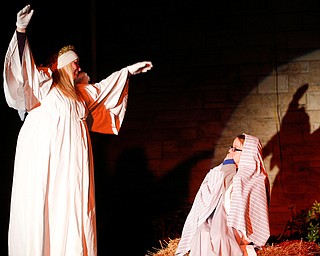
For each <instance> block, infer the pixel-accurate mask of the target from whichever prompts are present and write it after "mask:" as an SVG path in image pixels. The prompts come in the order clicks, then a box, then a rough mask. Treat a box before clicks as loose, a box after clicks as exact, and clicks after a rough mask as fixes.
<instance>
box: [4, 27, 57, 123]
mask: <svg viewBox="0 0 320 256" xmlns="http://www.w3.org/2000/svg"><path fill="white" fill-rule="evenodd" d="M51 84H52V79H51V70H49V69H38V68H37V67H36V65H35V63H34V59H33V56H32V53H31V50H30V46H29V43H28V40H27V39H26V43H25V47H24V51H23V55H22V61H20V57H19V47H18V40H17V34H16V32H15V33H14V35H13V37H12V39H11V41H10V44H9V47H8V50H7V52H6V55H5V61H4V69H3V86H4V94H5V98H6V101H7V104H8V106H9V107H12V108H14V109H17V110H18V112H19V115H20V117H21V119H22V120H23V118H24V114H25V112H26V111H31V110H32V109H33V108H35V107H37V106H38V105H39V102H40V101H41V100H42V98H43V97H44V96H45V95H47V93H48V91H49V90H50V86H51Z"/></svg>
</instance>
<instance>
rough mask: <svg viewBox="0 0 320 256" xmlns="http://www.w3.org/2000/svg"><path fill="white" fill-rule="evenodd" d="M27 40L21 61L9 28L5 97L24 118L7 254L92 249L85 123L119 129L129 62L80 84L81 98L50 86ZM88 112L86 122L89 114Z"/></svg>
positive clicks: (74, 254) (89, 157)
mask: <svg viewBox="0 0 320 256" xmlns="http://www.w3.org/2000/svg"><path fill="white" fill-rule="evenodd" d="M51 74H52V72H51V71H50V70H49V69H41V70H40V69H38V68H37V67H36V65H35V63H34V60H33V57H32V54H31V50H30V47H29V43H28V41H26V44H25V48H24V53H23V57H22V64H21V63H20V58H19V52H18V44H17V36H16V33H14V35H13V38H12V40H11V42H10V45H9V48H8V50H7V53H6V57H5V63H4V73H3V75H4V92H5V97H6V101H7V103H8V105H9V106H10V107H12V108H15V109H17V110H18V111H19V113H20V116H21V117H22V119H23V113H24V112H25V110H26V111H27V112H28V114H27V116H26V119H25V121H24V123H23V125H22V127H21V130H20V132H19V136H18V141H17V147H16V156H15V163H14V174H13V184H12V197H11V207H10V223H9V237H8V246H9V255H10V256H21V255H24V256H41V255H46V256H47V255H52V256H56V255H59V256H62V255H72V256H78V255H79V256H80V255H89V256H94V255H97V238H96V212H95V195H94V173H93V171H94V169H93V156H92V148H91V142H90V137H89V130H90V129H91V130H92V131H95V132H101V133H109V134H118V132H119V129H120V127H121V124H122V121H123V118H124V115H125V111H126V106H127V97H128V83H127V81H128V80H127V78H128V70H127V68H123V69H121V70H120V71H117V72H114V73H113V74H111V75H110V76H109V77H107V78H106V79H104V80H102V81H101V82H99V83H96V84H93V85H90V84H82V85H79V90H80V92H81V95H82V98H83V100H81V101H78V102H76V101H74V100H70V99H68V98H66V97H65V96H63V95H62V93H61V92H60V91H59V90H58V89H57V88H55V87H54V88H51V84H52V78H51ZM87 118H88V119H89V120H90V122H88V124H87V121H86V119H87Z"/></svg>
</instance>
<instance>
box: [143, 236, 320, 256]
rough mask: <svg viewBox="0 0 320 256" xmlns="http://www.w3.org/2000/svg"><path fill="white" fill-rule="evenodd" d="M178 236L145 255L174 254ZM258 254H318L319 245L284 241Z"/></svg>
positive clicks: (270, 255) (302, 255)
mask: <svg viewBox="0 0 320 256" xmlns="http://www.w3.org/2000/svg"><path fill="white" fill-rule="evenodd" d="M179 241H180V238H176V239H169V240H168V241H163V242H161V241H160V246H161V248H158V249H157V248H154V250H155V252H148V254H147V255H146V256H174V253H175V251H176V249H177V247H178V243H179ZM257 255H258V256H285V255H291V256H293V255H294V256H307V255H312V256H320V247H319V245H317V244H316V243H314V242H306V241H303V240H292V241H284V242H281V243H279V244H272V245H266V246H263V247H262V248H261V250H258V251H257Z"/></svg>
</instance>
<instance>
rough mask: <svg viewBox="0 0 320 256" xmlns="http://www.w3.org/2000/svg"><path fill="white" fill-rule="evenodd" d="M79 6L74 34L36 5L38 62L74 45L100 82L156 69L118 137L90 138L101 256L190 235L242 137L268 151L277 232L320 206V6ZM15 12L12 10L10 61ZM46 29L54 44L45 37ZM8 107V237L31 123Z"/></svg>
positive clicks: (136, 81) (139, 83)
mask: <svg viewBox="0 0 320 256" xmlns="http://www.w3.org/2000/svg"><path fill="white" fill-rule="evenodd" d="M72 7H73V6H72V4H70V7H68V6H64V8H63V10H62V11H65V12H66V13H68V15H71V17H72V18H73V19H75V20H76V21H77V22H76V23H77V28H75V29H74V30H71V31H70V28H69V27H68V28H67V27H63V26H62V27H61V26H60V25H61V23H62V19H58V20H57V22H58V23H57V24H58V25H59V26H52V24H51V22H52V21H50V20H46V22H45V23H48V24H51V26H50V25H46V24H44V23H43V22H42V23H41V22H40V20H41V17H42V18H43V19H44V18H45V17H46V16H45V13H44V11H43V10H44V9H45V10H47V8H45V7H44V6H43V4H40V2H39V3H38V5H37V8H38V10H36V12H35V14H37V12H38V16H35V17H34V18H35V20H33V21H32V22H33V23H32V26H33V27H31V28H30V34H29V39H30V41H31V43H32V45H34V47H33V49H34V52H35V56H36V58H39V59H41V58H43V56H42V52H45V50H47V49H48V47H49V49H50V47H51V44H52V45H54V46H56V45H59V44H61V43H65V42H66V41H68V40H69V41H71V43H75V45H76V46H77V47H78V49H79V52H80V53H79V54H80V58H81V56H83V57H82V59H80V60H81V61H80V64H81V65H82V67H83V69H84V70H88V72H89V74H92V75H91V77H93V78H95V79H97V80H99V79H102V78H104V77H105V76H106V75H108V74H109V73H110V72H112V71H113V70H117V69H118V68H121V67H123V66H126V65H129V64H131V63H134V62H136V61H139V60H151V61H152V62H153V64H154V68H153V70H152V71H151V72H149V73H147V74H143V75H140V76H137V77H133V78H132V79H131V84H130V90H129V101H128V109H127V114H126V118H125V121H124V124H123V127H122V129H121V131H120V134H119V135H118V136H110V135H101V134H92V142H93V146H94V155H95V169H96V192H97V195H96V197H97V217H98V220H97V223H98V234H99V237H98V239H99V251H100V252H101V255H105V254H106V255H107V253H111V252H114V251H117V250H118V249H119V248H121V245H122V243H123V242H124V241H123V240H121V239H119V237H122V236H125V237H126V239H125V243H126V247H127V248H131V252H132V253H133V254H134V255H143V253H144V252H145V251H146V250H147V249H151V246H157V242H158V240H159V239H162V238H165V237H167V236H170V237H171V238H173V237H174V236H179V234H180V232H181V229H182V226H181V225H182V224H183V222H184V220H185V214H186V213H187V211H188V209H189V208H188V207H189V206H190V204H191V203H192V201H193V199H194V196H195V193H196V192H197V190H198V188H199V186H200V183H201V181H202V179H203V178H204V176H205V174H206V173H207V172H208V171H209V169H210V168H212V167H213V166H215V165H217V164H219V163H221V161H222V160H223V158H224V157H225V155H226V152H227V149H228V146H230V145H231V143H232V141H233V138H234V137H235V136H237V135H238V134H240V133H242V132H245V133H248V134H252V135H255V136H257V137H259V138H260V139H261V141H262V144H263V146H264V160H265V165H266V167H267V170H268V174H269V179H270V184H271V188H272V194H271V205H270V224H271V231H272V235H278V234H281V233H282V232H283V230H284V229H285V226H286V223H287V221H289V220H290V219H291V217H292V214H295V213H298V212H299V211H301V210H302V209H305V208H308V207H310V206H311V205H312V204H313V202H314V201H315V200H320V199H319V197H320V193H319V189H320V180H319V178H318V177H319V174H320V156H319V145H320V128H319V127H320V49H319V46H320V26H319V24H320V2H319V1H318V0H308V1H300V0H291V1H284V0H277V1H267V0H259V1H232V0H227V1H221V2H220V3H212V1H188V0H185V1H161V2H159V3H157V2H156V3H155V2H153V1H139V2H136V1H132V2H130V3H127V4H124V3H122V2H119V1H115V2H108V3H105V4H102V3H94V2H90V5H86V6H82V7H81V6H78V7H77V8H78V9H77V12H76V14H74V13H71V12H68V10H69V11H70V9H71V8H72ZM89 7H90V8H91V9H90V10H91V11H90V12H88V9H89ZM18 8H20V6H18V7H14V8H13V7H12V9H11V10H10V12H11V13H13V14H14V15H12V17H11V23H12V27H11V30H8V32H6V33H5V34H4V33H3V38H5V39H6V40H3V42H1V47H2V48H1V51H2V53H3V54H4V52H5V49H6V45H7V43H8V42H9V40H10V38H11V36H12V32H13V30H14V24H15V12H16V10H18ZM68 8H69V9H68ZM39 9H40V10H39ZM53 9H54V8H53ZM53 9H52V10H51V11H53ZM40 13H41V14H40ZM85 14H86V15H85ZM41 15H42V16H41ZM76 15H78V16H76ZM36 17H37V18H36ZM61 17H62V16H61ZM79 17H80V18H79ZM78 18H79V19H78ZM59 22H60V23H59ZM40 23H41V25H40ZM43 25H44V26H43ZM44 27H45V28H48V27H50V33H48V38H47V39H48V40H43V38H41V37H39V34H40V35H41V33H40V32H42V31H43V29H44ZM67 32H68V33H67ZM59 34H61V37H59V38H57V37H56V35H59ZM1 111H2V113H3V117H4V118H5V119H6V120H8V121H6V122H5V124H3V125H4V129H5V130H7V131H8V136H5V138H3V140H4V141H3V142H2V143H3V144H2V145H4V146H3V147H2V149H1V150H2V151H1V152H2V153H1V157H3V160H1V161H2V162H3V163H4V165H3V166H4V167H3V168H4V169H3V170H4V171H3V172H1V175H3V180H5V182H4V186H3V187H2V188H1V189H2V190H3V191H2V192H3V193H1V194H2V204H3V205H4V206H5V211H4V212H3V214H4V218H3V221H4V223H3V225H2V226H3V232H2V234H3V236H4V237H5V236H6V229H7V218H8V208H9V206H8V205H9V200H10V187H11V175H12V166H13V157H14V147H15V140H16V136H17V133H18V130H19V127H20V126H21V123H20V121H19V120H18V115H17V114H16V113H15V111H14V110H10V109H8V107H7V106H6V104H5V102H4V97H2V101H1ZM137 231H140V233H142V235H139V236H137ZM128 237H129V238H130V239H128ZM4 239H5V238H4ZM120 240H121V241H120ZM155 243H156V244H155ZM121 249H122V248H121ZM123 250H126V248H123ZM109 255H112V253H111V254H109Z"/></svg>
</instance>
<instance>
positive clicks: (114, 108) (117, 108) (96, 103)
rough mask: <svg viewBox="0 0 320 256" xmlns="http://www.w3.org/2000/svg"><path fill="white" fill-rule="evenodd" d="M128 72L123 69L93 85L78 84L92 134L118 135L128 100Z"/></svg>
mask: <svg viewBox="0 0 320 256" xmlns="http://www.w3.org/2000/svg"><path fill="white" fill-rule="evenodd" d="M128 87H129V84H128V70H127V68H123V69H121V70H120V71H116V72H114V73H112V74H111V75H110V76H108V77H107V78H106V79H103V80H102V81H101V82H99V83H95V84H79V85H78V89H79V91H80V93H81V96H82V98H83V99H84V100H85V102H86V105H87V107H88V109H89V116H88V117H87V123H88V126H89V129H90V130H91V131H93V132H99V133H105V134H118V133H119V130H120V128H121V125H122V122H123V119H124V116H125V112H126V109H127V100H128Z"/></svg>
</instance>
